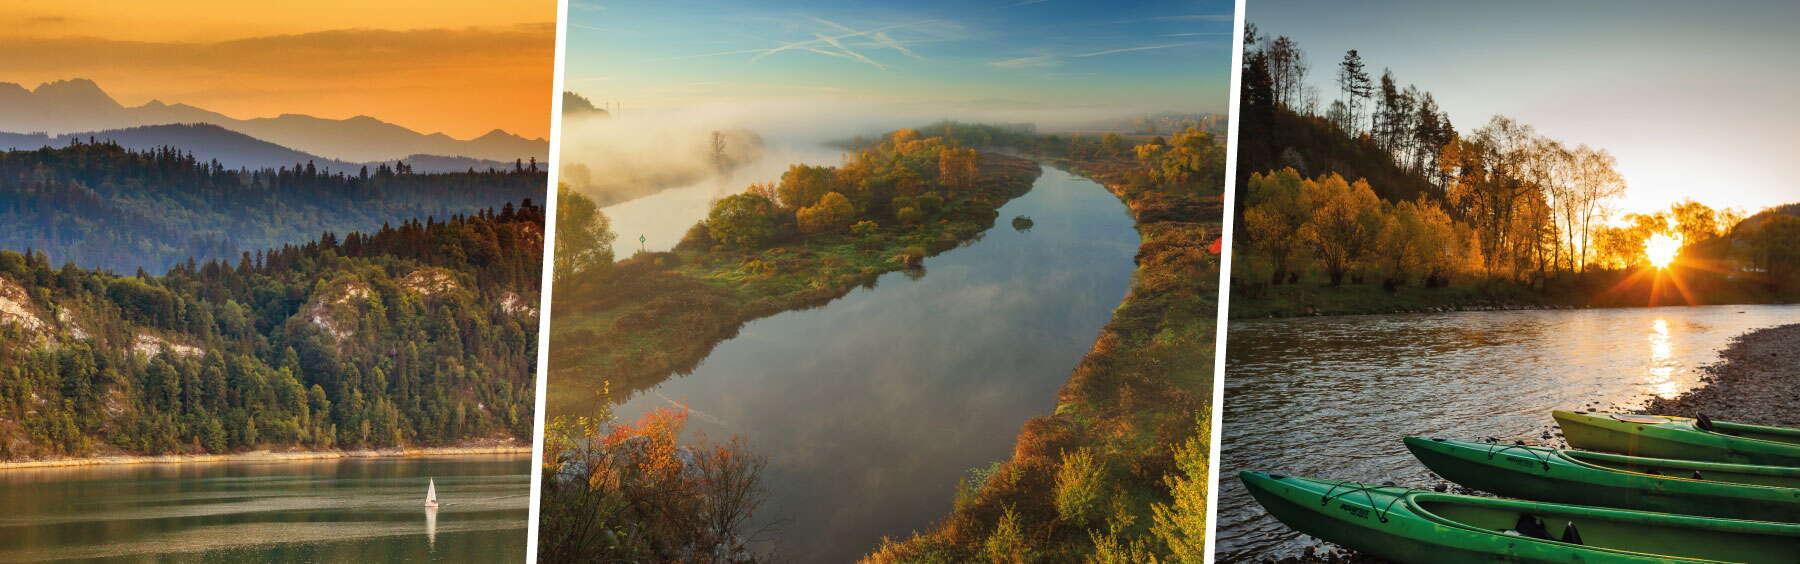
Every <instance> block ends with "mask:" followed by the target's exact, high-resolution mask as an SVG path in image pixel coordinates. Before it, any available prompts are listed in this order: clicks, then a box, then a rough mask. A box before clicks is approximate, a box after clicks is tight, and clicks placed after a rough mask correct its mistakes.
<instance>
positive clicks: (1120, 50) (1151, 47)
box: [1069, 41, 1199, 58]
mask: <svg viewBox="0 0 1800 564" xmlns="http://www.w3.org/2000/svg"><path fill="white" fill-rule="evenodd" d="M1193 45H1199V43H1198V42H1193V41H1188V42H1184V43H1164V44H1161V45H1143V46H1139V47H1121V48H1118V49H1107V50H1104V51H1094V52H1091V53H1081V54H1079V55H1069V56H1070V57H1075V58H1087V57H1100V56H1104V55H1117V54H1119V53H1135V52H1138V51H1156V50H1161V49H1174V48H1177V47H1189V46H1193Z"/></svg>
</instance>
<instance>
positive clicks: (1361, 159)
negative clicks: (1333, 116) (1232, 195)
mask: <svg viewBox="0 0 1800 564" xmlns="http://www.w3.org/2000/svg"><path fill="white" fill-rule="evenodd" d="M1246 102H1248V100H1246ZM1253 110H1262V111H1253ZM1243 120H1244V121H1243V122H1242V123H1241V124H1239V130H1240V131H1255V132H1256V133H1255V134H1253V135H1240V136H1239V137H1238V146H1239V149H1238V168H1237V170H1238V178H1237V179H1236V184H1235V185H1236V186H1238V187H1239V189H1242V187H1243V186H1244V184H1245V180H1248V179H1249V178H1250V175H1251V174H1252V173H1258V172H1266V171H1270V170H1281V169H1283V168H1288V167H1292V168H1293V169H1294V170H1295V171H1298V172H1299V173H1300V175H1301V176H1306V177H1309V178H1310V177H1314V176H1319V175H1324V174H1329V173H1337V174H1339V175H1341V176H1343V177H1344V178H1362V179H1366V180H1368V181H1369V185H1370V186H1371V187H1373V188H1374V190H1375V191H1376V195H1378V196H1381V198H1382V199H1384V200H1388V201H1392V202H1401V201H1407V200H1416V199H1418V197H1419V195H1421V194H1427V195H1430V196H1431V197H1432V198H1436V199H1443V197H1444V194H1443V190H1441V189H1439V188H1438V187H1437V186H1436V185H1434V184H1432V183H1431V181H1430V180H1429V179H1427V178H1426V174H1427V171H1425V170H1421V169H1420V168H1419V167H1402V166H1401V165H1400V164H1398V163H1396V162H1395V159H1394V156H1393V154H1392V153H1391V152H1389V151H1388V150H1387V149H1384V148H1382V147H1381V146H1380V145H1378V144H1376V142H1375V141H1374V140H1373V139H1372V138H1370V137H1368V136H1352V135H1350V134H1349V133H1346V132H1345V131H1344V130H1343V128H1340V127H1338V126H1337V124H1334V123H1332V122H1331V121H1330V120H1328V119H1326V118H1324V117H1320V116H1304V115H1299V114H1296V113H1294V112H1293V110H1289V109H1287V108H1282V107H1273V108H1266V109H1264V108H1246V109H1245V111H1244V117H1243ZM1251 128H1255V129H1251ZM1442 135H1448V133H1444V134H1442Z"/></svg>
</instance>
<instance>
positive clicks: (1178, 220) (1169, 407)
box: [862, 156, 1224, 563]
mask: <svg viewBox="0 0 1800 564" xmlns="http://www.w3.org/2000/svg"><path fill="white" fill-rule="evenodd" d="M1039 159H1040V160H1042V161H1044V162H1047V163H1050V164H1051V165H1052V166H1055V167H1056V168H1060V169H1062V170H1065V171H1068V172H1069V173H1071V174H1074V175H1076V176H1079V177H1081V178H1085V179H1088V180H1090V181H1093V182H1094V183H1095V184H1099V185H1100V187H1101V188H1103V189H1105V190H1106V191H1107V192H1109V193H1111V194H1112V195H1113V196H1114V197H1116V198H1118V199H1119V202H1120V203H1121V204H1123V205H1124V206H1125V208H1126V211H1127V213H1128V214H1129V215H1130V216H1131V219H1132V227H1133V229H1134V230H1136V231H1137V232H1138V239H1139V245H1138V249H1137V255H1136V260H1135V261H1134V266H1133V269H1132V275H1131V282H1130V286H1129V288H1128V290H1127V291H1126V294H1125V296H1124V297H1122V298H1121V299H1120V301H1119V304H1118V305H1117V306H1116V307H1115V309H1114V310H1113V316H1112V318H1111V319H1110V320H1108V321H1107V323H1106V325H1105V326H1104V327H1102V328H1101V330H1100V332H1099V334H1098V335H1096V336H1095V339H1094V341H1093V343H1092V344H1090V345H1089V349H1088V352H1087V353H1086V354H1084V355H1083V356H1082V359H1081V360H1080V361H1079V362H1078V363H1077V365H1076V366H1075V367H1074V368H1073V369H1072V370H1071V371H1070V373H1069V375H1068V377H1067V379H1066V380H1065V381H1064V382H1063V384H1062V386H1061V387H1060V388H1059V390H1058V392H1057V400H1056V403H1055V406H1054V407H1053V408H1052V409H1051V410H1050V411H1049V412H1048V413H1045V414H1043V415H1039V416H1036V417H1032V418H1031V419H1029V420H1027V421H1026V422H1025V424H1024V425H1023V426H1021V428H1020V430H1019V432H1018V435H1017V436H1016V437H1015V439H1014V446H1013V451H1012V453H1011V454H1010V455H1009V456H1007V457H1006V458H1003V459H1001V461H1000V462H998V466H995V467H994V469H993V470H991V474H990V475H991V476H995V477H1002V478H1001V479H987V480H984V481H982V482H980V483H978V484H968V483H967V482H964V483H962V484H959V485H958V493H957V496H956V501H955V502H954V503H953V504H952V507H951V508H950V510H949V511H947V512H946V513H945V514H944V516H943V517H941V518H939V519H938V520H937V521H936V522H933V523H932V524H930V525H929V526H927V527H926V528H924V529H922V530H917V531H914V532H913V533H912V534H910V535H905V536H902V537H900V538H886V539H883V541H882V543H881V545H880V546H878V547H876V548H874V549H873V550H871V551H870V553H869V554H867V555H866V556H864V557H863V559H862V561H863V562H871V563H887V562H913V561H921V560H936V559H940V558H948V559H950V560H979V559H980V555H981V554H982V551H983V550H984V548H983V547H984V543H985V542H986V540H987V539H988V537H989V535H990V534H992V533H991V532H992V531H994V530H996V529H997V528H998V527H999V526H1000V525H999V521H1000V520H1002V519H1003V518H1004V517H1003V516H1005V515H1012V516H1013V517H1012V518H1013V519H1014V523H1015V524H1016V526H1018V527H1019V529H1020V530H1021V532H1023V533H1024V534H1025V535H1027V536H1028V537H1030V538H1034V539H1037V540H1038V541H1039V542H1040V543H1041V544H1040V545H1039V546H1038V547H1037V555H1038V556H1041V557H1045V558H1047V559H1050V560H1057V559H1069V558H1071V557H1074V556H1075V555H1080V554H1087V555H1091V554H1092V552H1091V551H1092V550H1093V547H1092V545H1091V543H1092V542H1094V541H1093V537H1091V536H1089V534H1088V533H1089V532H1090V530H1094V531H1097V530H1098V529H1090V528H1087V527H1082V526H1071V525H1070V524H1069V523H1066V522H1063V520H1062V518H1061V517H1059V514H1058V510H1057V509H1056V508H1055V506H1054V503H1053V500H1052V499H1051V497H1053V496H1051V495H1047V493H1048V492H1050V491H1052V490H1053V489H1054V487H1055V483H1056V480H1057V478H1056V474H1057V472H1058V469H1059V468H1060V467H1061V462H1060V458H1061V456H1062V455H1063V453H1065V452H1070V451H1076V450H1081V449H1091V451H1092V452H1096V453H1098V456H1097V459H1099V460H1100V461H1101V462H1100V464H1101V465H1102V467H1103V468H1107V469H1108V470H1104V472H1105V473H1106V475H1107V476H1106V478H1105V479H1106V480H1107V481H1109V482H1110V483H1112V484H1113V485H1114V486H1115V487H1116V488H1117V489H1116V490H1115V492H1117V493H1118V495H1120V496H1121V497H1119V498H1117V499H1119V500H1120V501H1121V503H1119V504H1118V505H1115V506H1114V510H1115V511H1123V512H1126V513H1128V514H1129V515H1130V520H1131V521H1132V522H1134V523H1138V525H1137V527H1136V528H1133V527H1131V526H1127V529H1128V530H1123V531H1115V532H1114V533H1113V536H1111V537H1110V540H1111V541H1117V542H1127V541H1128V539H1130V538H1141V537H1137V535H1144V536H1148V535H1149V532H1148V531H1147V529H1148V527H1149V523H1150V522H1151V520H1152V519H1153V515H1152V511H1151V509H1150V504H1151V503H1162V502H1168V501H1169V499H1168V495H1169V494H1168V492H1167V488H1168V485H1167V482H1166V481H1165V480H1166V479H1167V477H1168V476H1170V475H1171V474H1172V473H1174V472H1177V471H1178V469H1177V468H1176V467H1175V461H1174V458H1175V453H1174V449H1175V447H1176V446H1177V445H1179V444H1180V443H1181V442H1182V441H1185V440H1186V438H1187V437H1189V436H1191V435H1192V434H1193V433H1195V432H1196V430H1195V424H1194V423H1195V416H1196V415H1197V414H1201V415H1202V416H1203V417H1208V418H1210V410H1211V409H1212V406H1211V405H1209V404H1210V403H1211V399H1212V396H1211V385H1212V367H1213V362H1212V358H1213V354H1214V352H1215V351H1214V350H1213V346H1212V345H1213V337H1214V334H1215V332H1214V322H1215V320H1216V319H1217V313H1218V301H1217V299H1218V291H1217V290H1218V288H1217V286H1218V284H1217V281H1218V259H1217V255H1210V256H1209V253H1208V252H1207V251H1206V250H1205V249H1206V247H1207V245H1209V244H1210V243H1212V242H1213V241H1214V240H1215V238H1216V237H1218V235H1219V234H1220V230H1221V229H1222V226H1223V220H1224V212H1223V206H1222V204H1223V201H1222V199H1221V198H1222V196H1223V195H1222V194H1215V195H1201V194H1186V193H1176V192H1172V191H1163V190H1155V189H1152V190H1143V191H1131V190H1128V189H1127V188H1126V186H1125V184H1124V183H1123V182H1122V181H1121V180H1120V178H1119V176H1120V174H1121V171H1122V170H1123V168H1124V166H1123V165H1120V164H1119V163H1117V162H1100V161H1088V160H1079V159H1069V158H1057V157H1048V156H1043V157H1039ZM1140 398H1162V402H1161V404H1160V405H1158V406H1156V407H1152V406H1150V405H1146V402H1144V401H1142V400H1141V399H1140ZM1166 441H1172V442H1166ZM1146 445H1150V446H1149V448H1145V446H1146Z"/></svg>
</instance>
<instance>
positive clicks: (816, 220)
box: [794, 192, 856, 234]
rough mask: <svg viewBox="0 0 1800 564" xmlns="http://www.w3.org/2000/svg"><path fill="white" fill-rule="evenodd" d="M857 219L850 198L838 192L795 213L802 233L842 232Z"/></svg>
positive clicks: (826, 194) (796, 221)
mask: <svg viewBox="0 0 1800 564" xmlns="http://www.w3.org/2000/svg"><path fill="white" fill-rule="evenodd" d="M855 219H856V208H855V207H853V206H851V205H850V199H849V198H845V197H844V195H843V194H839V193H837V192H826V193H825V196H824V197H821V198H819V203H817V204H813V205H811V206H807V207H804V208H800V209H798V210H795V211H794V220H795V223H797V224H798V226H799V227H800V232H801V233H809V234H810V233H825V232H832V231H842V230H844V229H845V228H847V227H849V226H850V222H851V221H852V220H855Z"/></svg>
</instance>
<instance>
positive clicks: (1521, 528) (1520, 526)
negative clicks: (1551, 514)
mask: <svg viewBox="0 0 1800 564" xmlns="http://www.w3.org/2000/svg"><path fill="white" fill-rule="evenodd" d="M1513 530H1514V531H1518V533H1519V535H1520V536H1526V537H1531V538H1534V539H1544V540H1556V539H1555V538H1553V537H1551V536H1550V528H1549V527H1546V526H1544V521H1543V520H1541V519H1538V518H1537V517H1536V516H1534V515H1532V514H1530V513H1520V514H1519V520H1518V521H1517V522H1515V523H1513Z"/></svg>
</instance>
